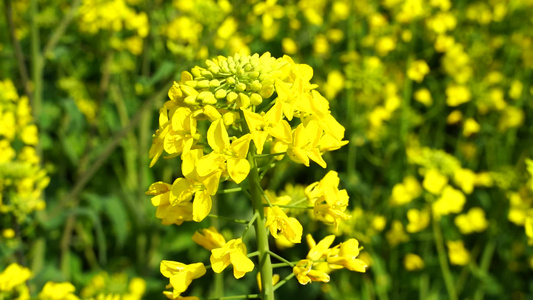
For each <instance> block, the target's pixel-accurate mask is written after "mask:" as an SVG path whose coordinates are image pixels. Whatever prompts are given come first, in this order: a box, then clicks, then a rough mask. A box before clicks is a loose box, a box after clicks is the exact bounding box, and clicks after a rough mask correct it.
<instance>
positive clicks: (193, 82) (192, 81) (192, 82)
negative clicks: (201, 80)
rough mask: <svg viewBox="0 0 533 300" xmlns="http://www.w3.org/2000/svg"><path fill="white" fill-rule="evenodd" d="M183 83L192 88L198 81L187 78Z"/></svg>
mask: <svg viewBox="0 0 533 300" xmlns="http://www.w3.org/2000/svg"><path fill="white" fill-rule="evenodd" d="M185 84H186V85H188V86H190V87H192V88H195V87H196V85H197V84H198V82H197V81H196V80H188V81H185Z"/></svg>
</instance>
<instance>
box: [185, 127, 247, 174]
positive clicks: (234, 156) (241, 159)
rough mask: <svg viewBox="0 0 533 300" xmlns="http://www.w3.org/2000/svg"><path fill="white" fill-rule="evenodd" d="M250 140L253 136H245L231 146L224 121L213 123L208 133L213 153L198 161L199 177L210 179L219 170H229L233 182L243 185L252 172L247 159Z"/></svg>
mask: <svg viewBox="0 0 533 300" xmlns="http://www.w3.org/2000/svg"><path fill="white" fill-rule="evenodd" d="M250 139H251V135H250V134H245V135H243V136H241V137H240V138H238V139H236V140H234V141H233V142H232V143H231V144H230V139H229V136H228V132H227V130H226V127H225V126H224V123H223V120H222V119H218V120H216V121H214V122H213V123H211V126H209V130H208V131H207V142H208V144H209V146H210V147H211V148H212V149H213V151H212V152H211V153H209V154H208V155H206V156H204V157H202V158H201V159H200V160H199V161H198V165H197V166H196V168H197V171H198V175H199V176H201V177H208V176H209V175H211V174H214V173H216V172H217V170H221V171H226V170H227V172H228V174H229V176H230V177H231V179H233V181H235V182H236V183H241V182H242V181H243V180H244V179H246V177H247V176H248V173H249V172H250V163H249V162H248V160H247V159H246V156H247V154H248V147H249V146H250Z"/></svg>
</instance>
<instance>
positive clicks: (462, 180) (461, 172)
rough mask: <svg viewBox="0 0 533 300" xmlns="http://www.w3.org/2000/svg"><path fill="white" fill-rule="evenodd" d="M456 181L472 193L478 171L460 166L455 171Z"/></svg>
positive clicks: (466, 191) (465, 190)
mask: <svg viewBox="0 0 533 300" xmlns="http://www.w3.org/2000/svg"><path fill="white" fill-rule="evenodd" d="M453 175H454V178H453V180H454V182H455V183H456V184H457V185H458V186H459V187H460V188H461V189H462V190H463V192H465V194H471V193H472V191H473V190H474V185H475V182H476V173H474V172H473V171H472V170H469V169H463V168H459V169H456V170H455V171H454V174H453Z"/></svg>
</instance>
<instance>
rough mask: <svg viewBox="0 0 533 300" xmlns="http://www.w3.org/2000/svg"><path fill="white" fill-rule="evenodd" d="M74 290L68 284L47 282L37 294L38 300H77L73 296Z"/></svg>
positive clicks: (70, 284)
mask: <svg viewBox="0 0 533 300" xmlns="http://www.w3.org/2000/svg"><path fill="white" fill-rule="evenodd" d="M75 290H76V288H75V287H74V286H73V285H72V283H70V282H61V283H54V282H51V281H49V282H47V283H46V284H45V285H44V287H43V290H42V291H41V292H40V293H39V299H40V300H78V299H79V298H78V297H77V296H76V295H74V294H73V293H74V291H75Z"/></svg>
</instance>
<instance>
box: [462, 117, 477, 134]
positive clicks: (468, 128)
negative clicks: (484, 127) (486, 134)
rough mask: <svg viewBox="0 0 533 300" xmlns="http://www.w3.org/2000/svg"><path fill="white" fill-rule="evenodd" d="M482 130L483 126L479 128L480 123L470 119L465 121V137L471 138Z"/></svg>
mask: <svg viewBox="0 0 533 300" xmlns="http://www.w3.org/2000/svg"><path fill="white" fill-rule="evenodd" d="M480 129H481V126H479V123H478V122H476V120H474V119H473V118H468V119H466V120H465V124H464V127H463V135H464V136H466V137H469V136H471V135H473V134H475V133H478V132H479V130H480Z"/></svg>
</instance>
